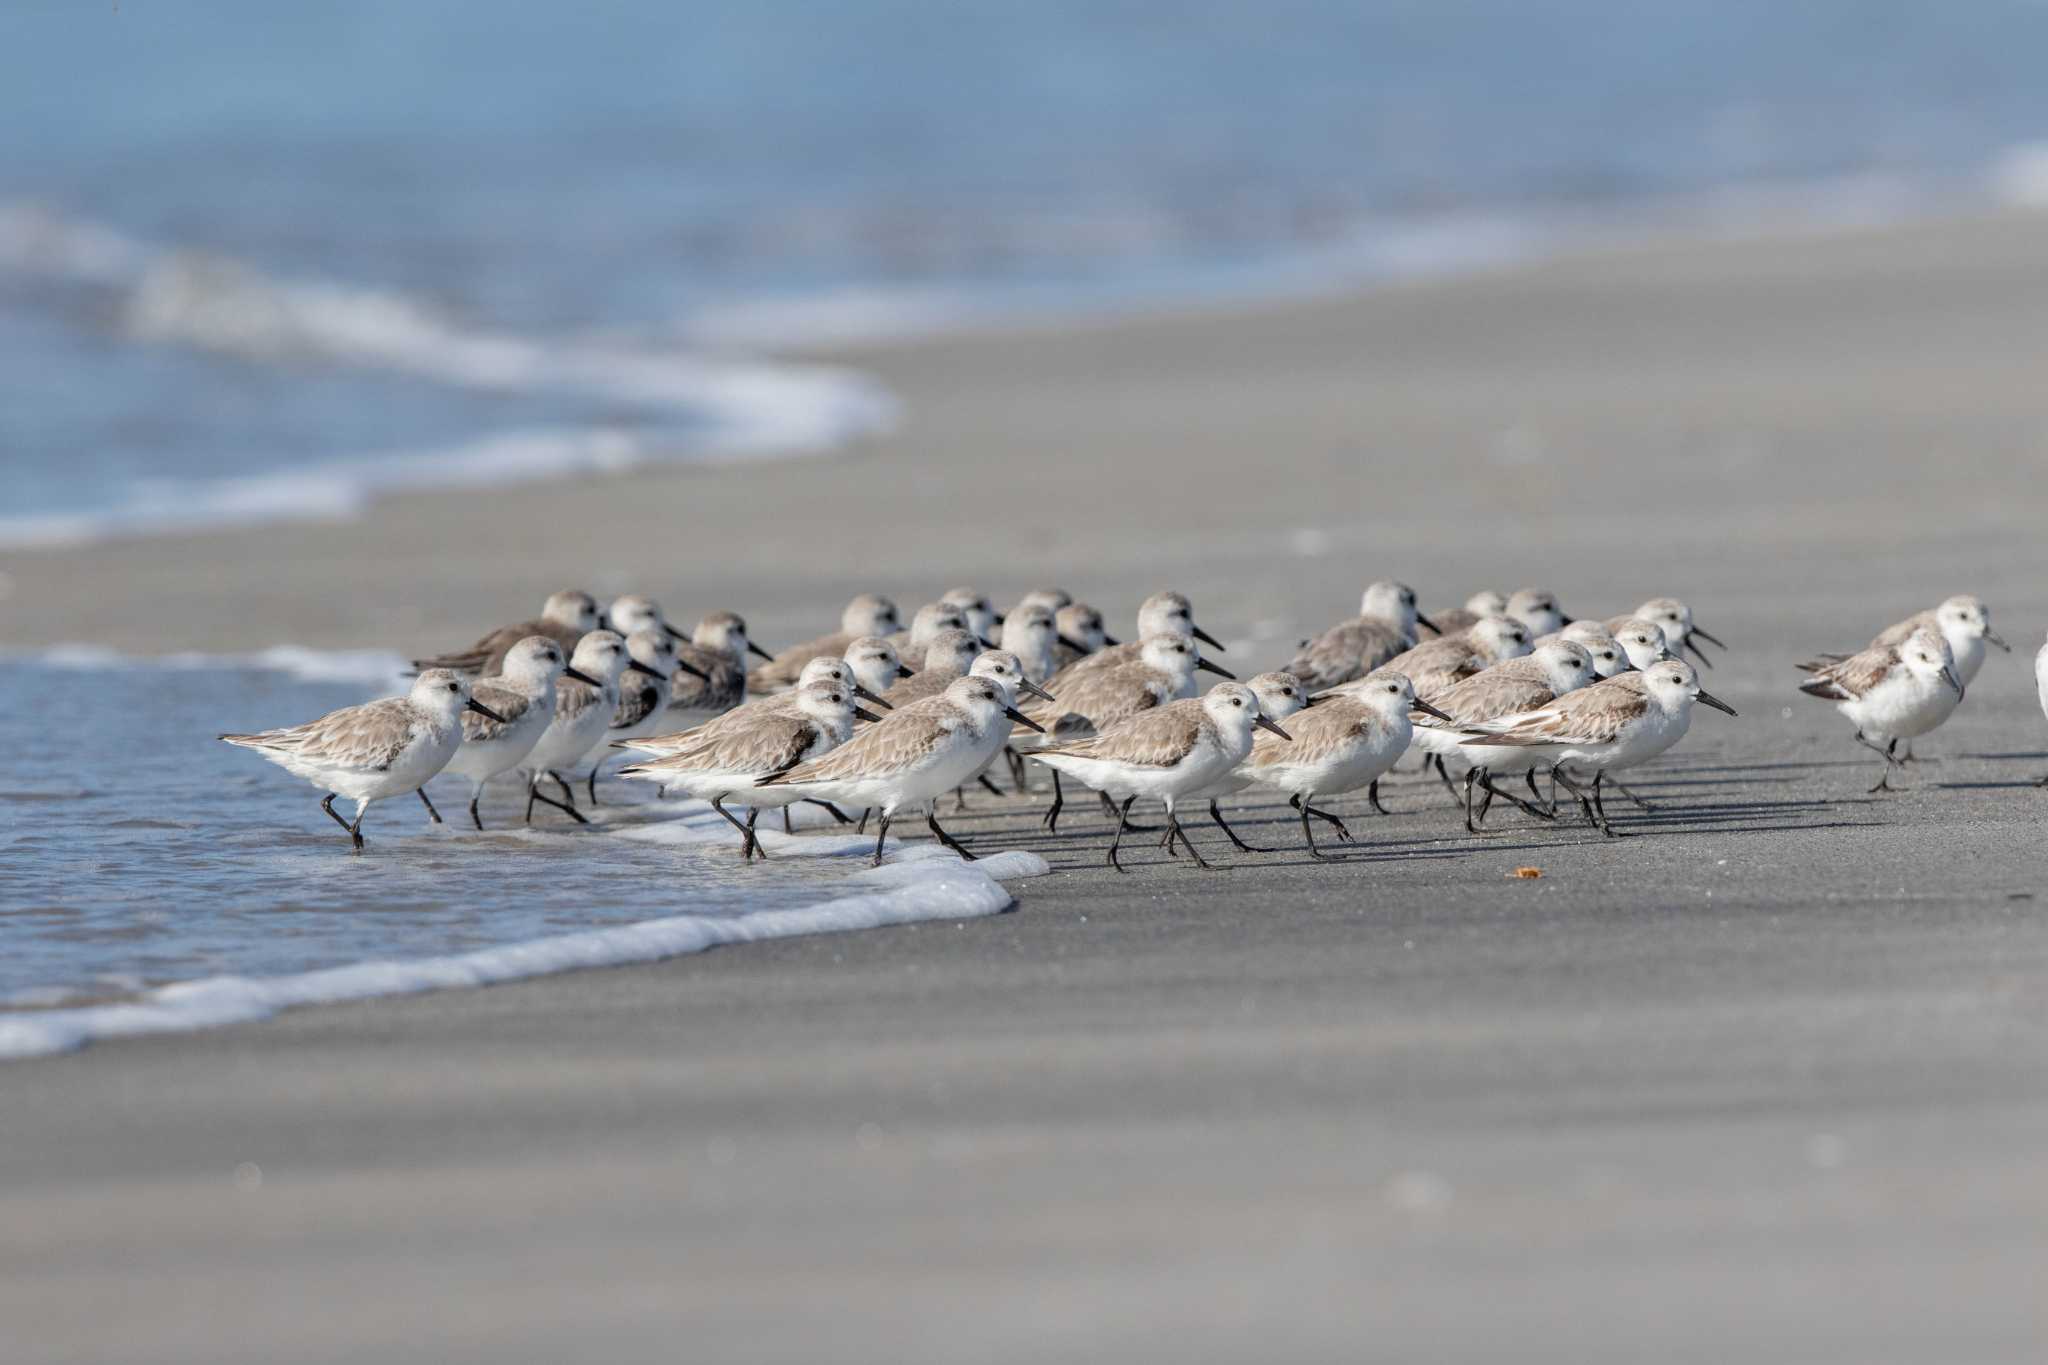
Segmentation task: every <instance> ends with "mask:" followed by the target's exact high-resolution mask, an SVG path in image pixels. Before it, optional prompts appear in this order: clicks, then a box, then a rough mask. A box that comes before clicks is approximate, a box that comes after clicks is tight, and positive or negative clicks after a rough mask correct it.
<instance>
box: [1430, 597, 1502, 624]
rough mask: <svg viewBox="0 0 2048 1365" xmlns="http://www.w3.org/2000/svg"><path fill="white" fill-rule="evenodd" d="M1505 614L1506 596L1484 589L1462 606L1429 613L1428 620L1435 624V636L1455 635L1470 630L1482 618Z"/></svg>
mask: <svg viewBox="0 0 2048 1365" xmlns="http://www.w3.org/2000/svg"><path fill="white" fill-rule="evenodd" d="M1507 614H1508V599H1507V594H1506V593H1501V592H1495V591H1494V590H1493V589H1492V588H1486V589H1484V590H1482V591H1480V592H1475V593H1473V594H1472V595H1471V596H1470V597H1468V598H1466V599H1465V605H1464V606H1462V607H1449V608H1446V609H1445V610H1443V611H1435V612H1431V613H1430V616H1429V619H1430V620H1431V621H1433V622H1434V623H1435V624H1436V631H1437V634H1439V635H1456V634H1457V633H1458V632H1459V631H1461V630H1470V629H1472V627H1474V626H1476V625H1478V624H1479V622H1480V620H1481V618H1483V617H1487V616H1506V615H1507Z"/></svg>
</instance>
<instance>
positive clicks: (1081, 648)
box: [1020, 602, 1117, 681]
mask: <svg viewBox="0 0 2048 1365" xmlns="http://www.w3.org/2000/svg"><path fill="white" fill-rule="evenodd" d="M1020 610H1021V608H1020ZM1052 619H1053V624H1054V625H1056V626H1058V627H1059V632H1060V639H1059V649H1058V656H1057V658H1055V660H1054V668H1055V671H1057V670H1058V669H1061V668H1065V667H1066V666H1067V665H1068V664H1071V663H1073V662H1075V661H1076V660H1077V659H1082V658H1085V657H1087V656H1088V655H1091V654H1096V653H1100V652H1101V651H1102V650H1103V649H1105V648H1106V647H1108V646H1110V645H1113V644H1115V643H1116V642H1117V641H1116V639H1115V637H1114V636H1112V635H1111V634H1110V633H1109V632H1108V631H1106V630H1104V629H1103V628H1102V613H1101V612H1099V611H1097V610H1096V609H1095V608H1094V607H1091V606H1089V605H1088V604H1087V603H1086V602H1069V603H1068V604H1067V605H1066V606H1064V607H1061V608H1060V609H1059V610H1058V611H1056V612H1054V613H1053V618H1052ZM1041 681H1043V680H1042V679H1041Z"/></svg>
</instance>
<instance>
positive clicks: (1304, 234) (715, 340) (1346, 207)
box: [0, 0, 2048, 543]
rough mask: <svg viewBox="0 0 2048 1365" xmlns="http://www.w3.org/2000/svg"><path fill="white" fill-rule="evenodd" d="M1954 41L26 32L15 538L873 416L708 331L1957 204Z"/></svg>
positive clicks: (261, 513)
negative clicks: (1707, 204) (1790, 196)
mask: <svg viewBox="0 0 2048 1365" xmlns="http://www.w3.org/2000/svg"><path fill="white" fill-rule="evenodd" d="M1967 11H1968V19H1967V22H1963V21H1960V20H1959V18H1958V10H1957V8H1956V7H1954V6H1948V5H1939V4H1932V3H1904V2H1900V0H1895V2H1893V3H1884V2H1881V0H1880V2H1878V3H1873V2H1872V0H1812V2H1810V3H1801V4H1796V5H1788V4H1784V3H1781V2H1780V0H1677V2H1676V3H1663V4H1656V5H1641V4H1633V3H1624V2H1623V0H1612V2H1611V3H1590V2H1589V0H1512V2H1511V3H1510V2H1507V0H1489V2H1487V3H1476V4H1465V3H1459V4H1439V3H1407V2H1401V3H1395V2H1393V0H1382V2H1381V3H1367V4H1359V3H1352V2H1351V0H1288V2H1287V3H1281V4H1277V5H1254V4H1244V3H1237V2H1236V0H1136V2H1135V3H1119V4H1102V3H1098V0H1046V2H1045V3H1041V4H1034V5H1015V4H979V3H968V4H956V5H951V6H933V5H930V4H925V3H913V0H793V2H792V3H784V4H759V3H741V2H740V0H696V3H685V4H674V3H669V2H668V0H602V3H598V4H594V5H586V6H577V7H551V6H528V7H521V6H510V7H508V6H504V5H493V4H485V3H483V0H347V3H340V2H339V0H311V2H309V3H304V4H292V5H277V4H274V3H267V2H266V3H259V2H258V0H214V2H213V3H209V4H206V5H196V6H177V7H166V6H149V5H128V6H116V5H76V4H59V3H42V2H40V0H28V3H23V4H10V5H7V6H4V7H0V128H5V129H6V130H7V134H6V137H7V154H6V155H5V156H4V157H0V455H4V457H5V459H6V468H7V472H8V475H9V489H8V491H9V497H8V500H7V502H6V504H5V506H4V508H0V543H6V542H10V541H12V542H17V543H19V542H24V541H30V540H37V539H43V540H47V539H54V538H91V537H93V536H95V535H99V534H103V533H105V532H106V531H108V530H110V529H114V528H118V527H124V526H125V527H131V528H135V527H141V528H147V527H160V526H175V525H181V524H195V523H200V524H203V523H208V522H217V521H223V520H227V521H232V520H249V519H268V518H276V517H281V516H289V515H331V514H337V513H346V512H347V511H349V510H350V509H351V508H352V507H354V506H356V505H358V504H359V503H360V501H361V499H362V498H363V497H364V496H365V495H366V494H368V493H369V492H371V491H374V490H376V489H379V488H391V487H393V486H403V485H405V484H407V483H409V482H419V481H435V480H440V481H444V482H488V481H491V480H494V479H502V478H505V477H510V476H513V475H524V476H528V477H537V476H545V475H550V474H555V475H559V474H563V473H566V472H569V471H573V470H577V469H587V468H592V467H610V466H617V465H620V464H628V463H633V462H636V461H646V460H655V459H668V458H689V457H693V456H696V455H702V454H705V453H719V454H721V455H731V454H734V453H745V452H769V451H783V450H791V449H816V448H819V447H822V446H830V445H832V444H834V443H835V442H841V441H844V440H847V439H849V438H851V437H854V436H857V435H860V434H862V433H864V432H868V431H872V430H874V429H876V428H877V427H879V426H882V425H885V424H886V423H887V422H888V421H890V420H891V418H892V410H891V408H890V406H889V405H888V403H887V402H886V400H885V399H884V397H883V396H882V395H880V394H878V393H877V392H875V391H874V390H873V389H872V388H871V387H868V386H864V385H863V384H861V383H859V382H858V381H857V380H856V379H854V378H852V377H849V376H843V375H836V374H820V373H803V374H799V373H797V372H795V371H791V370H787V369H783V368H781V367H777V368H774V369H772V370H768V371H763V370H761V369H759V368H754V369H744V368H742V369H734V368H731V367H729V366H725V365H720V364H715V363H709V362H708V361H707V355H706V351H705V348H706V347H707V346H711V345H716V344H721V343H729V342H731V341H733V340H735V339H737V340H739V341H741V342H743V343H745V342H760V341H764V340H765V341H771V342H773V343H776V344H792V343H795V344H800V343H804V342H815V341H818V340H821V339H825V338H829V337H832V336H836V335H840V334H845V333H853V334H859V333H864V332H869V331H876V330H880V331H889V330H896V329H901V328H904V327H917V326H925V325H932V324H944V323H947V322H951V321H957V320H959V319H961V318H962V317H973V316H977V315H979V314H981V313H983V312H985V311H987V310H990V309H993V310H995V311H997V312H998V313H1001V312H1004V311H1017V310H1023V311H1030V310H1045V309H1052V310H1064V309H1072V308H1086V307H1090V306H1096V305H1102V304H1111V305H1122V304H1129V303H1132V302H1143V301H1146V300H1153V299H1160V298H1174V297H1180V296H1184V295H1187V294H1190V293H1200V292H1204V291H1214V290H1217V289H1230V290H1233V291H1236V292H1246V291H1249V292H1258V291H1260V290H1263V289H1269V288H1287V289H1297V290H1298V289H1301V288H1304V287H1307V288H1313V287H1317V285H1318V284H1319V283H1320V284H1321V285H1325V286H1326V285H1328V284H1329V283H1331V282H1341V281H1344V280H1347V279H1351V278H1357V277H1360V276H1363V277H1371V276H1373V275H1374V274H1376V273H1385V272H1394V271H1408V270H1427V269H1431V268H1441V267H1444V266H1455V265H1458V264H1461V263H1467V262H1471V261H1474V260H1487V259H1495V258H1498V257H1499V256H1501V255H1512V254H1517V253H1519V252H1522V251H1525V250H1527V249H1531V248H1532V247H1540V246H1541V245H1543V244H1544V243H1546V242H1548V241H1550V240H1553V237H1554V233H1555V232H1556V231H1557V230H1558V229H1559V225H1560V221H1562V222H1563V223H1564V224H1565V225H1567V226H1569V225H1570V224H1584V223H1587V222H1595V223H1597V222H1601V221H1606V220H1610V219H1619V220H1624V221H1627V220H1630V219H1631V216H1632V215H1634V214H1637V213H1639V212H1640V211H1641V209H1642V206H1644V205H1646V204H1651V203H1656V202H1659V201H1661V200H1663V199H1665V198H1667V197H1671V196H1679V197H1684V196H1708V197H1709V198H1711V197H1712V196H1714V195H1715V194H1717V193H1719V192H1722V191H1726V190H1728V189H1729V188H1730V187H1739V186H1750V187H1754V186H1758V185H1774V186H1781V187H1808V188H1809V189H1811V190H1812V191H1813V193H1814V194H1815V195H1818V196H1819V197H1820V198H1821V199H1823V200H1828V201H1830V202H1832V200H1833V199H1835V198H1838V197H1841V198H1844V211H1848V212H1858V213H1865V212H1874V213H1884V212H1887V211H1891V210H1893V209H1896V208H1897V207H1898V204H1899V202H1900V201H1901V199H1902V198H1903V199H1904V200H1906V201H1917V200H1918V199H1924V198H1929V197H1931V198H1932V199H1934V200H1936V201H1946V200H1947V199H1948V198H1950V197H1952V196H1953V195H1955V194H1958V193H1966V192H1970V191H1971V190H1972V189H1975V190H1982V189H1983V188H1984V183H1983V182H1984V177H1985V173H1986V171H1987V168H1993V167H1996V166H1998V165H2001V164H2003V162H2002V161H2001V157H2002V156H2003V154H2004V150H2005V149H2007V148H2010V147H2013V146H2014V145H2016V144H2024V143H2027V142H2029V141H2031V140H2033V139H2038V138H2041V137H2043V136H2044V135H2048V83H2044V82H2042V81H2041V80H2040V79H2039V75H2038V65H2039V63H2038V57H2039V54H2040V53H2041V52H2042V51H2043V50H2044V49H2048V7H2044V6H2041V5H2039V4H2031V3H2018V2H2017V0H2010V2H2006V3H2000V2H1998V0H1986V2H1985V3H1981V4H1973V5H1970V6H1968V7H1967ZM2022 160H2023V163H2024V164H2030V165H2033V166H2034V168H2035V173H2034V174H2033V175H2032V176H2031V177H2030V176H2027V175H2021V176H2019V177H2018V180H2019V182H2021V183H2019V184H2018V185H2017V186H2016V188H2018V189H2019V190H2020V191H2021V192H2022V193H2027V194H2036V195H2038V194H2039V193H2040V192H2041V191H2042V190H2043V189H2044V188H2048V174H2043V173H2041V167H2042V163H2041V162H2040V161H2039V160H2038V159H2037V160H2035V161H2033V162H2024V159H2022ZM1796 197H1797V196H1796V195H1795V198H1796ZM1916 197H1917V199H1916ZM1715 203H1716V204H1717V206H1718V207H1717V208H1716V209H1715V210H1714V211H1715V212H1716V213H1718V214H1720V215H1721V216H1722V217H1724V218H1725V219H1729V220H1733V221H1737V222H1740V221H1744V220H1745V217H1746V216H1747V217H1754V216H1756V215H1758V214H1768V213H1771V212H1776V211H1781V210H1782V209H1783V208H1784V205H1783V203H1782V202H1780V201H1778V200H1775V199H1772V200H1763V201H1752V200H1747V199H1742V198H1739V197H1738V198H1729V199H1726V200H1725V201H1723V200H1715Z"/></svg>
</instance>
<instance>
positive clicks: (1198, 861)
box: [1166, 805, 1217, 872]
mask: <svg viewBox="0 0 2048 1365" xmlns="http://www.w3.org/2000/svg"><path fill="white" fill-rule="evenodd" d="M1166 837H1167V839H1168V841H1169V842H1168V844H1167V847H1169V848H1171V847H1172V846H1173V845H1172V843H1171V841H1172V840H1174V839H1178V840H1180V843H1181V847H1182V848H1185V849H1186V850H1187V851H1188V856H1189V857H1190V858H1193V859H1194V860H1195V866H1196V867H1199V868H1201V869H1202V870H1203V871H1204V872H1214V871H1216V870H1217V869H1216V868H1215V867H1213V866H1211V865H1210V863H1209V860H1208V859H1207V858H1204V857H1203V856H1202V851H1201V850H1200V849H1198V848H1196V847H1195V841H1194V840H1192V839H1190V838H1188V832H1187V831H1186V830H1184V829H1182V828H1181V827H1180V817H1178V816H1176V815H1175V814H1174V813H1173V807H1172V806H1171V805H1169V806H1168V807H1167V808H1166Z"/></svg>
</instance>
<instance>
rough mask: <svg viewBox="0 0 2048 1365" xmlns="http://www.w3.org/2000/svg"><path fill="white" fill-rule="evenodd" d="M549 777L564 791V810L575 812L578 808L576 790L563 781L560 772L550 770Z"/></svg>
mask: <svg viewBox="0 0 2048 1365" xmlns="http://www.w3.org/2000/svg"><path fill="white" fill-rule="evenodd" d="M548 776H549V777H552V778H554V779H555V785H556V786H557V787H560V788H561V789H562V801H563V803H564V804H563V807H562V808H563V809H564V810H574V809H575V808H576V789H575V788H574V787H572V786H570V785H569V784H568V783H567V782H565V781H563V780H562V775H561V774H560V773H558V772H554V771H552V770H550V771H549V773H548Z"/></svg>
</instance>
